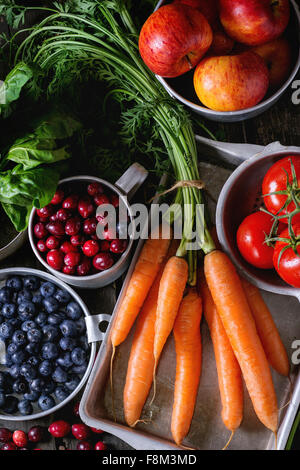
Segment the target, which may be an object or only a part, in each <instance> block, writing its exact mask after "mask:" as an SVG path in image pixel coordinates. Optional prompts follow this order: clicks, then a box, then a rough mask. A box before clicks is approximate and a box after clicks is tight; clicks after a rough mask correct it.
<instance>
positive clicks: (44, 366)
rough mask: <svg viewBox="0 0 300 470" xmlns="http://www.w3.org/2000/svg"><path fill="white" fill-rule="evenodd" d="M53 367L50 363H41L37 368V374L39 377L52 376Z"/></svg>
mask: <svg viewBox="0 0 300 470" xmlns="http://www.w3.org/2000/svg"><path fill="white" fill-rule="evenodd" d="M52 370H53V366H52V362H51V361H47V360H45V361H42V362H41V363H40V367H39V373H40V375H43V376H44V377H48V376H49V375H51V374H52Z"/></svg>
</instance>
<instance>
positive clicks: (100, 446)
mask: <svg viewBox="0 0 300 470" xmlns="http://www.w3.org/2000/svg"><path fill="white" fill-rule="evenodd" d="M95 450H106V445H105V444H104V442H102V441H99V442H97V444H95Z"/></svg>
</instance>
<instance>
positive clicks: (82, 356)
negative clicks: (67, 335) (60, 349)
mask: <svg viewBox="0 0 300 470" xmlns="http://www.w3.org/2000/svg"><path fill="white" fill-rule="evenodd" d="M71 359H72V361H73V362H74V364H75V365H76V366H81V365H82V364H83V363H84V362H85V361H86V353H85V351H84V350H83V349H81V348H75V349H74V350H73V351H72V352H71Z"/></svg>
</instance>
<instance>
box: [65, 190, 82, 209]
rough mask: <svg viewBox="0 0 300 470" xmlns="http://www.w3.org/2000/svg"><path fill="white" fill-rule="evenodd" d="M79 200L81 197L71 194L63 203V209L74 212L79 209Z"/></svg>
mask: <svg viewBox="0 0 300 470" xmlns="http://www.w3.org/2000/svg"><path fill="white" fill-rule="evenodd" d="M78 199H79V196H77V194H71V195H70V196H69V197H67V198H66V199H65V200H64V202H63V203H62V207H63V209H70V210H71V211H74V210H75V209H77V204H78Z"/></svg>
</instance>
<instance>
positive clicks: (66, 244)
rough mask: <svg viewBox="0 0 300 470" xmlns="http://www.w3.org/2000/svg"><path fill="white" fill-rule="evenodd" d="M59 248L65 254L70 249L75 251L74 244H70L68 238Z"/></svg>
mask: <svg viewBox="0 0 300 470" xmlns="http://www.w3.org/2000/svg"><path fill="white" fill-rule="evenodd" d="M60 249H61V251H62V252H63V253H65V254H67V253H70V251H77V248H76V246H74V245H72V243H71V242H69V241H68V240H67V241H65V242H63V243H62V245H61V247H60Z"/></svg>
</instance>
